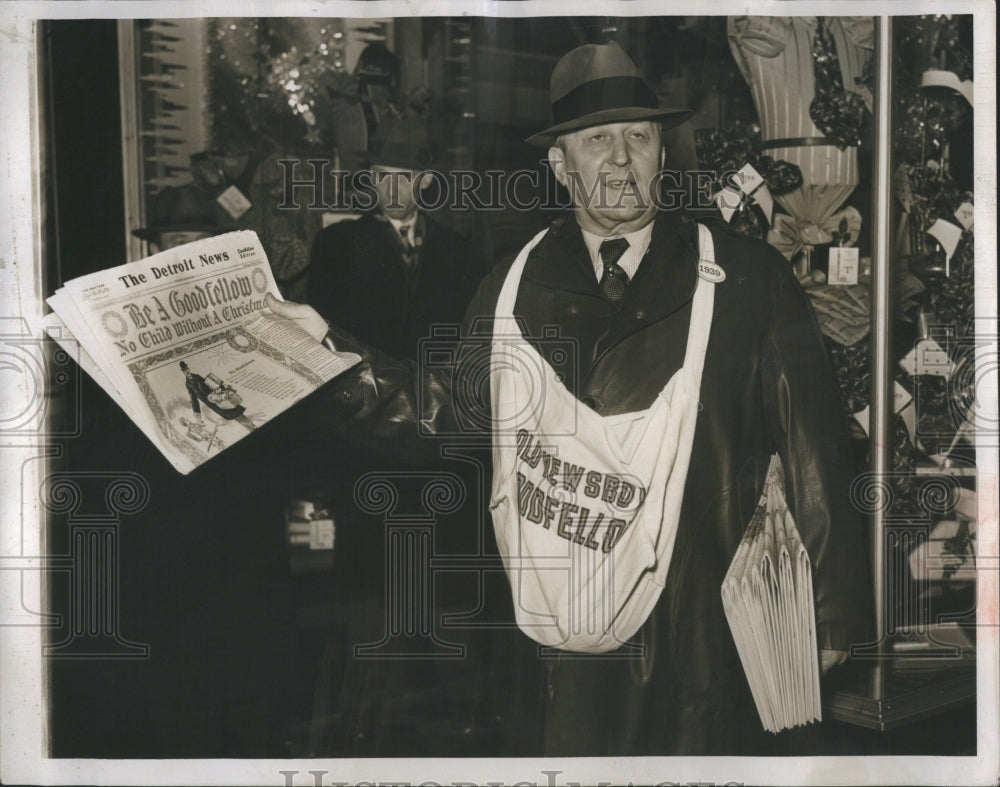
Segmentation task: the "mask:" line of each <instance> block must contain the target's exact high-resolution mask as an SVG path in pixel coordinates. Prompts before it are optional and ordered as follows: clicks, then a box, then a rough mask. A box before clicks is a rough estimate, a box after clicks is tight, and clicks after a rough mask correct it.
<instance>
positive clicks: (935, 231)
mask: <svg viewBox="0 0 1000 787" xmlns="http://www.w3.org/2000/svg"><path fill="white" fill-rule="evenodd" d="M927 234H928V235H930V236H931V237H932V238H934V239H935V240H936V241H937V242H938V243H940V244H941V246H943V247H944V253H945V254H946V255H947V257H948V259H949V260H950V259H951V255H952V254H954V253H955V249H956V248H957V247H958V242H959V241H960V240H961V239H962V230H960V229H959V228H958V227H956V226H955V225H954V224H952V223H951V222H950V221H944V220H942V219H938V220H937V221H935V222H934V223H933V224H932V225H931V226H930V227H929V228H928V229H927Z"/></svg>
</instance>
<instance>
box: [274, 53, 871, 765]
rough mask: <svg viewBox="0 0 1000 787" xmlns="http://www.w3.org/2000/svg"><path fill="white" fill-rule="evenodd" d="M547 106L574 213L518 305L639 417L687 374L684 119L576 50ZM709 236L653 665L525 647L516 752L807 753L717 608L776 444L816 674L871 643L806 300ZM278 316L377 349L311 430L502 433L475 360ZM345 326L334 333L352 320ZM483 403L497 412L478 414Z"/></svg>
mask: <svg viewBox="0 0 1000 787" xmlns="http://www.w3.org/2000/svg"><path fill="white" fill-rule="evenodd" d="M551 98H552V109H553V115H554V119H555V122H554V124H553V126H552V127H550V128H549V129H546V130H545V131H543V132H541V133H539V134H537V135H535V136H534V137H532V138H531V139H530V140H529V141H530V142H533V143H535V144H541V145H544V146H547V147H548V149H549V162H550V165H551V166H552V168H553V170H554V172H555V174H556V177H557V178H558V180H559V181H560V182H561V183H562V184H563V185H564V186H566V187H567V188H568V190H569V192H570V197H571V200H572V204H573V211H572V216H570V217H567V218H564V219H560V220H557V221H556V222H555V223H553V225H552V226H551V227H550V228H549V230H548V232H547V234H546V235H545V237H544V238H542V240H541V241H540V242H539V243H538V245H537V246H536V247H535V248H534V249H533V250H532V252H531V254H530V256H529V257H528V259H527V264H526V266H525V269H524V272H523V275H522V277H521V281H520V285H519V288H518V292H517V298H516V302H515V306H514V314H515V316H517V317H518V318H520V319H521V320H522V321H523V324H524V328H523V332H524V335H525V336H526V337H540V336H544V335H545V334H544V329H545V328H546V326H553V325H556V326H558V327H559V329H560V336H561V337H564V338H569V339H571V340H572V341H573V342H574V344H575V347H576V352H577V357H576V362H577V366H578V368H577V371H576V373H575V374H570V375H567V376H566V377H565V379H564V382H565V384H566V386H567V387H568V388H569V389H570V391H571V392H572V393H573V394H574V395H575V396H576V397H577V399H578V400H579V402H580V404H581V406H586V407H589V408H591V409H593V410H594V411H596V412H598V413H599V414H601V415H602V416H612V415H617V414H621V413H631V412H639V411H642V410H644V409H646V408H648V407H649V406H650V404H651V403H652V402H653V401H654V399H655V397H656V396H657V395H658V394H659V392H660V391H661V389H662V388H663V386H664V384H665V382H666V381H667V380H668V379H670V377H671V376H672V375H673V374H674V372H675V371H676V370H677V369H678V368H679V367H680V365H681V363H682V361H683V357H684V351H685V343H686V338H687V332H688V326H689V323H690V318H691V309H692V294H693V291H694V288H695V284H696V282H697V280H698V275H699V273H698V240H697V239H698V233H697V225H696V223H695V222H694V221H693V220H692V217H691V216H689V215H687V214H686V213H685V212H683V211H666V210H660V209H659V208H658V206H657V202H656V200H655V199H653V195H654V191H653V189H654V188H655V178H654V175H655V173H656V171H657V170H658V169H659V168H660V167H662V165H663V152H662V143H661V139H660V133H661V129H660V124H662V125H663V126H664V127H667V128H669V127H671V126H674V125H677V124H679V123H681V122H683V121H684V120H685V119H686V118H687V116H688V114H689V113H687V112H685V111H682V110H671V109H663V108H660V107H659V106H658V102H657V99H656V96H655V95H654V94H653V93H652V91H651V90H650V89H649V87H648V86H647V85H646V84H645V82H644V81H643V80H642V78H641V77H640V75H639V73H638V70H637V69H636V68H635V66H634V65H633V64H632V62H631V61H630V60H629V59H628V57H627V56H626V55H625V54H624V53H623V52H622V51H621V50H620V49H619V48H618V47H617V46H616V45H614V44H611V45H607V46H592V45H588V46H584V47H580V48H579V49H576V50H573V51H572V52H570V53H569V54H568V55H567V56H566V57H564V58H563V60H561V61H560V63H559V64H558V65H557V66H556V69H555V71H554V72H553V76H552V84H551ZM707 223H708V224H709V225H710V229H711V232H712V236H713V240H714V245H715V256H716V263H717V265H718V267H719V268H721V269H722V271H723V272H724V278H723V279H721V280H720V281H719V282H718V283H717V285H716V288H715V290H716V293H715V307H714V317H713V321H712V327H711V332H710V337H709V342H708V349H707V355H706V358H705V367H704V372H703V377H702V383H701V391H700V401H701V408H700V411H699V414H698V420H697V426H696V430H695V436H694V446H693V449H692V453H691V458H690V469H689V472H688V475H687V479H686V484H685V487H684V497H683V504H682V507H681V516H680V521H679V524H678V530H677V535H676V544H675V547H674V552H673V556H672V558H671V563H670V568H669V572H668V574H667V578H666V586H665V588H664V590H663V593H662V595H661V596H660V598H659V601H658V603H657V604H656V607H655V608H654V609H653V611H652V613H651V614H650V616H649V618H648V619H647V621H646V623H645V624H644V626H643V627H642V629H641V630H640V632H639V633H638V634H637V635H636V637H635V642H636V644H639V645H641V646H642V648H641V653H642V655H641V657H639V658H617V657H616V653H615V652H612V653H608V654H603V655H600V656H594V657H586V656H581V655H580V654H573V653H566V654H562V655H557V656H555V657H553V656H549V655H547V654H544V653H543V652H542V651H541V650H538V649H537V648H532V651H533V659H534V665H535V666H537V667H539V670H538V672H539V673H540V674H542V675H543V678H544V679H543V680H542V682H541V686H539V687H538V688H539V689H540V691H539V692H538V693H537V695H535V696H532V697H527V699H528V700H529V704H530V703H531V702H533V704H534V708H533V710H534V711H535V712H537V714H538V716H537V718H530V717H529V715H525V716H524V717H523V718H522V719H521V720H517V719H515V720H512V721H511V723H512V724H518V723H519V721H523V722H524V723H525V724H531V725H535V724H536V723H537V726H533V729H535V730H537V734H538V737H537V738H536V739H535V740H533V741H530V742H528V743H527V744H526V745H525V748H524V750H523V751H519V752H518V753H522V754H545V755H549V756H613V755H709V754H712V755H715V754H726V755H752V754H770V753H792V750H790V749H789V748H788V747H787V746H785V745H784V743H783V739H782V738H778V739H775V738H771V737H769V736H768V735H766V734H764V733H763V731H762V727H761V724H760V720H759V718H758V717H757V713H756V710H755V707H754V704H753V701H752V698H751V696H750V693H749V690H748V687H747V682H746V678H745V677H744V674H743V670H742V668H741V665H740V661H739V658H738V655H737V653H736V650H735V647H734V645H733V641H732V638H731V635H730V632H729V629H728V625H727V623H726V620H725V617H724V613H723V610H722V604H721V600H720V585H721V583H722V579H723V576H724V574H725V572H726V569H727V568H728V566H729V563H730V561H731V560H732V557H733V555H734V554H735V551H736V548H737V545H738V543H739V541H740V538H741V537H742V534H743V531H744V529H745V527H746V524H747V522H748V521H749V519H750V516H751V514H752V512H753V510H754V506H755V504H756V502H757V500H758V497H759V495H760V490H761V488H762V486H763V482H764V478H765V475H766V472H767V468H768V463H769V459H770V456H771V455H772V453H775V452H776V453H778V454H779V456H780V457H781V460H782V463H783V466H784V469H785V484H786V495H787V498H788V503H789V507H790V510H791V512H792V514H793V516H794V518H795V521H796V523H797V525H798V529H799V531H800V533H801V536H802V540H803V543H804V544H805V547H806V549H807V551H808V553H809V556H810V559H811V562H812V566H813V579H814V593H815V609H816V622H817V639H818V647H819V649H820V653H821V668H822V670H823V671H824V672H826V671H827V670H828V669H830V668H831V667H833V666H835V665H837V664H838V663H840V662H842V661H844V660H845V659H846V658H847V654H848V652H849V649H850V646H851V645H853V644H860V643H863V642H867V641H870V639H871V637H872V631H871V620H870V618H871V608H872V594H871V586H870V569H869V560H868V554H867V553H868V545H867V539H866V537H865V532H864V528H863V524H862V521H861V519H860V517H859V515H858V513H857V511H856V510H855V509H854V507H853V506H852V504H851V501H850V497H849V489H850V485H851V481H852V479H853V477H854V475H855V472H856V470H855V467H854V459H853V454H852V451H851V449H850V445H849V441H848V437H847V432H846V426H845V423H844V420H843V416H842V410H841V407H840V403H839V401H838V392H837V386H836V383H835V380H834V377H833V374H832V371H831V369H830V366H829V363H828V361H827V358H826V355H825V352H824V349H823V345H822V340H821V337H820V333H819V330H818V327H817V324H816V322H815V318H814V316H813V314H812V311H811V308H810V306H809V303H808V300H807V298H806V296H805V294H804V293H803V292H802V290H801V288H800V287H799V285H798V282H797V281H796V279H795V277H794V275H793V273H792V271H791V270H790V269H789V266H788V264H787V262H786V261H785V260H784V259H783V258H782V257H781V255H780V254H778V253H777V252H776V251H775V250H774V249H773V248H771V247H770V246H768V245H766V244H764V243H761V242H755V241H752V240H748V239H747V238H745V237H743V236H739V235H736V234H735V233H732V232H730V231H728V230H727V228H726V227H725V225H722V224H721V223H719V222H707ZM610 239H614V240H616V242H617V243H619V244H620V241H618V239H622V240H624V241H626V242H627V245H626V249H625V253H624V254H622V255H621V256H620V257H619V258H618V262H615V261H614V260H610V261H609V260H608V259H607V258H606V257H605V254H604V252H603V251H602V250H601V248H600V247H601V245H602V243H603V242H604V241H605V240H610ZM619 263H620V264H619ZM508 270H509V265H502V266H499V267H498V268H497V269H495V270H494V271H493V272H492V273H491V274H490V275H489V276H487V277H486V278H485V279H484V280H483V283H482V284H481V286H480V288H479V290H478V292H477V294H476V297H475V298H474V300H473V302H472V303H471V305H470V307H469V310H468V312H467V317H466V320H467V326H468V328H469V330H470V331H471V329H472V326H473V324H474V321H476V318H483V317H487V318H488V317H490V316H491V315H493V314H494V313H495V310H496V303H497V298H498V294H499V291H500V288H501V286H502V284H503V282H504V280H505V278H506V275H507V273H508ZM271 306H272V308H275V309H276V310H277V311H279V312H280V313H282V314H284V315H285V316H287V317H289V318H292V319H296V320H298V321H299V322H300V324H302V325H303V327H306V329H307V330H310V332H312V333H313V335H314V336H315V337H316V338H317V339H321V338H323V337H324V335H329V336H331V337H332V338H333V340H334V342H335V344H336V345H337V346H338V349H351V350H355V351H358V352H361V353H362V355H363V356H364V357H365V360H366V363H364V364H362V365H361V366H360V367H358V368H357V369H355V370H352V372H351V373H348V374H346V375H344V376H343V377H341V378H338V379H337V380H335V381H332V382H331V383H330V384H329V385H328V386H326V388H324V389H323V390H322V392H321V393H320V395H319V396H318V397H316V399H315V400H314V402H313V406H314V414H315V415H314V417H315V418H316V419H319V421H320V422H322V423H323V424H324V426H325V428H328V429H330V430H332V431H335V432H338V433H347V434H353V435H355V436H361V435H364V436H365V437H367V439H369V440H377V441H379V442H382V441H386V440H389V441H393V442H395V443H401V442H403V441H406V440H410V441H411V442H412V443H413V444H414V446H415V447H416V446H419V444H420V443H421V442H423V443H424V444H427V443H431V448H432V449H433V446H434V445H436V443H434V442H433V441H430V440H428V439H427V437H426V435H427V434H428V433H436V434H438V435H447V434H454V433H455V432H456V430H457V431H462V426H461V425H462V424H470V423H477V422H478V423H489V408H488V403H483V402H482V401H478V400H475V399H474V398H473V400H468V399H460V398H458V397H456V396H455V395H454V392H455V391H458V390H465V389H467V388H468V387H469V378H470V377H473V378H474V377H475V376H476V375H477V374H481V373H482V372H483V368H482V366H476V365H472V366H470V365H467V364H463V363H462V362H461V360H460V361H459V362H458V363H457V364H456V365H453V366H451V367H447V368H444V369H439V370H430V369H426V368H420V369H414V367H413V366H411V365H403V364H398V363H394V362H392V361H391V360H389V359H385V358H384V357H382V356H380V355H379V354H378V353H374V352H372V351H371V350H370V349H368V348H365V347H364V346H363V345H361V344H358V343H357V342H354V341H352V340H351V338H350V337H349V336H346V335H344V334H343V333H341V332H340V331H338V330H336V328H334V329H332V330H331V331H330V332H329V334H327V326H326V325H325V324H324V323H323V321H322V320H321V319H319V318H318V316H317V315H315V314H314V313H311V310H310V309H308V308H307V307H303V306H299V305H295V304H271ZM333 321H334V322H335V323H336V324H338V325H339V324H340V320H339V318H338V316H337V315H333ZM478 324H479V331H478V332H477V334H476V335H475V336H472V337H470V338H469V339H467V341H466V347H465V348H464V350H465V356H464V357H466V358H476V357H488V353H483V352H482V350H483V348H484V347H486V346H488V343H489V341H490V336H491V334H490V328H489V327H488V326H484V325H483V324H482V319H480V320H478ZM532 343H533V344H534V345H535V348H536V350H538V352H539V353H540V354H541V355H542V356H543V358H545V360H546V361H547V362H548V363H549V364H550V365H552V366H553V367H558V366H559V364H560V359H559V358H557V357H555V355H556V353H557V352H562V351H564V348H565V344H564V343H558V344H556V343H552V342H546V341H537V340H535V341H532ZM470 406H473V407H475V406H482V407H484V408H485V411H484V412H475V413H472V412H468V411H467V410H466V408H468V407H470ZM418 408H419V409H418ZM484 418H485V419H486V420H485V421H484V420H483V419H484ZM422 435H424V437H421V436H422ZM524 642H526V643H527V640H526V639H524ZM528 644H529V645H530V644H531V643H528ZM512 658H513V655H512ZM531 710H532V709H529V710H528V711H527V713H529V714H530V712H531ZM786 737H787V736H786ZM499 753H503V752H499ZM506 753H509V752H506Z"/></svg>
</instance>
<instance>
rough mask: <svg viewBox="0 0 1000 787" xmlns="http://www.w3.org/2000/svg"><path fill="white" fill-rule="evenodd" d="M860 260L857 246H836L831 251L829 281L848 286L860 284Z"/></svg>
mask: <svg viewBox="0 0 1000 787" xmlns="http://www.w3.org/2000/svg"><path fill="white" fill-rule="evenodd" d="M859 268H860V260H859V255H858V249H857V247H856V246H852V247H846V246H840V247H838V246H834V247H831V249H830V267H829V272H828V275H827V281H828V282H829V283H830V284H839V285H841V286H847V285H851V284H857V283H858V270H859Z"/></svg>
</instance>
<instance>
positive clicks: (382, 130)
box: [360, 117, 434, 171]
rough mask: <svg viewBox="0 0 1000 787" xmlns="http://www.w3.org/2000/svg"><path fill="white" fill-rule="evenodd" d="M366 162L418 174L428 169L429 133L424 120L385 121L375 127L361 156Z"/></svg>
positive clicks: (429, 153)
mask: <svg viewBox="0 0 1000 787" xmlns="http://www.w3.org/2000/svg"><path fill="white" fill-rule="evenodd" d="M360 156H361V158H362V159H363V160H364V161H366V162H367V163H368V165H369V166H371V165H373V164H381V165H382V166H385V167H399V168H400V169H412V170H414V171H420V170H423V169H427V168H428V167H430V166H431V164H432V163H433V160H434V156H433V154H432V152H431V140H430V133H429V131H428V128H427V123H426V121H423V120H419V119H416V118H392V117H390V118H385V119H384V120H383V121H382V122H381V123H379V124H378V128H377V129H376V130H375V134H374V135H373V138H372V140H371V142H370V144H369V149H368V150H367V151H365V152H363V153H361V154H360Z"/></svg>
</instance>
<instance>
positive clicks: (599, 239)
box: [580, 222, 653, 281]
mask: <svg viewBox="0 0 1000 787" xmlns="http://www.w3.org/2000/svg"><path fill="white" fill-rule="evenodd" d="M580 232H582V233H583V242H584V243H586V244H587V251H589V252H590V262H591V264H592V265H593V266H594V275H595V276H597V280H598V281H600V280H601V277H602V276H603V275H604V261H603V260H602V259H601V251H600V249H601V244H602V243H604V241H606V240H611V239H612V238H625V240H627V241H628V249H626V250H625V253H624V254H622V256H621V259H620V260H618V264H619V265H620V266H621V268H622V270H624V271H625V273H627V274H628V277H629V279H631V278H632V277H633V276H635V272H636V271H637V270H638V269H639V263H640V262H642V258H643V257H645V256H646V251H647V250H648V249H649V241H650V238H651V237H652V235H653V222H649V224H647V225H646V226H645V227H643V228H642V229H638V230H636V231H635V232H629V233H626V234H624V235H612V236H610V237H604V236H602V235H595V234H594V233H593V232H590V231H588V230H585V229H584V228H583V227H580Z"/></svg>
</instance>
